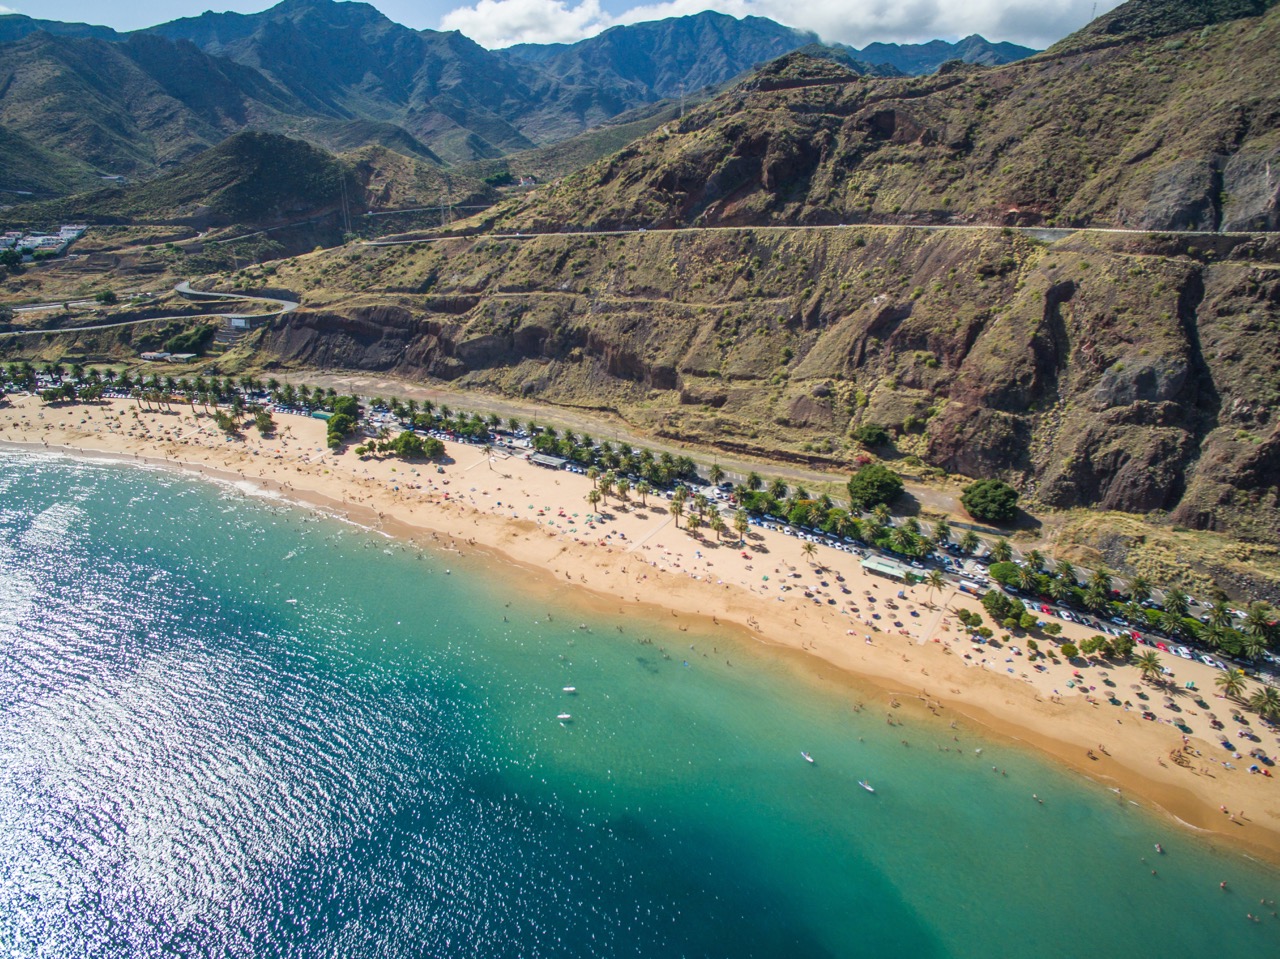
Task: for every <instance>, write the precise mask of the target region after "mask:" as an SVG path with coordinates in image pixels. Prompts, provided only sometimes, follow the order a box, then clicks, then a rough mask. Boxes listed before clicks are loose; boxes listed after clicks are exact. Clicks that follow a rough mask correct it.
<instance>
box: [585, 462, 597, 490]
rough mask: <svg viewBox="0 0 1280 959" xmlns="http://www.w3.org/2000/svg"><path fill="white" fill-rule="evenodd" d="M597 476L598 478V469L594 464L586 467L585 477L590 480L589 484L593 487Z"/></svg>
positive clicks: (595, 484)
mask: <svg viewBox="0 0 1280 959" xmlns="http://www.w3.org/2000/svg"><path fill="white" fill-rule="evenodd" d="M599 478H600V470H599V469H598V468H597V467H595V466H591V467H588V469H587V479H589V480H591V486H592V488H593V489H594V488H595V487H596V486H597V483H596V480H598V479H599Z"/></svg>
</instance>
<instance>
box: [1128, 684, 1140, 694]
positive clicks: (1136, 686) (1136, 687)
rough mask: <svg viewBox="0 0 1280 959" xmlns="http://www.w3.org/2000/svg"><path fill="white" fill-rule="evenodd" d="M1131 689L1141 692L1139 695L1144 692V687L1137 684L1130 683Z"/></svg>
mask: <svg viewBox="0 0 1280 959" xmlns="http://www.w3.org/2000/svg"><path fill="white" fill-rule="evenodd" d="M1129 688H1130V689H1132V690H1133V691H1134V692H1139V693H1140V692H1142V687H1141V686H1139V685H1138V684H1137V683H1130V684H1129Z"/></svg>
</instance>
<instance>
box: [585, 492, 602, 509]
mask: <svg viewBox="0 0 1280 959" xmlns="http://www.w3.org/2000/svg"><path fill="white" fill-rule="evenodd" d="M602 498H603V497H602V496H601V494H600V491H599V490H598V489H592V490H587V502H588V503H590V504H591V508H592V509H595V508H596V506H597V505H598V504H599V502H600V500H601V499H602Z"/></svg>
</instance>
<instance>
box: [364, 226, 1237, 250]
mask: <svg viewBox="0 0 1280 959" xmlns="http://www.w3.org/2000/svg"><path fill="white" fill-rule="evenodd" d="M855 228H856V229H871V230H920V231H924V232H931V233H945V232H950V231H967V232H982V231H987V232H990V231H993V230H1015V231H1017V232H1018V233H1021V234H1023V235H1024V236H1029V237H1031V238H1032V239H1036V240H1041V241H1044V242H1049V243H1052V242H1055V241H1057V240H1061V239H1064V238H1065V237H1068V236H1072V235H1073V234H1076V233H1119V234H1124V235H1129V236H1154V235H1156V234H1157V233H1161V232H1164V233H1167V232H1169V231H1160V230H1134V229H1127V228H1124V227H1105V226H1082V227H1075V228H1071V227H1043V226H999V225H995V224H987V223H972V224H966V223H951V224H942V223H939V224H932V223H853V224H849V223H841V224H822V225H817V226H814V225H808V226H805V225H801V226H678V227H653V228H652V229H651V228H649V227H633V228H626V229H610V230H587V229H580V230H555V231H548V232H540V233H538V232H535V233H526V232H524V231H521V232H518V233H473V234H465V233H457V234H440V235H437V236H423V237H417V238H413V239H386V240H363V241H361V245H362V246H407V245H410V244H413V243H437V242H441V241H444V240H459V239H466V240H469V239H484V240H532V239H534V238H535V237H544V236H569V237H580V236H589V237H601V236H632V235H634V234H637V233H661V234H666V233H713V232H717V231H718V232H742V231H744V230H751V231H758V232H765V233H767V232H771V231H777V232H783V231H797V230H798V231H816V230H847V229H855ZM1176 235H1178V236H1238V237H1252V236H1259V235H1261V234H1257V233H1243V232H1225V231H1224V232H1215V231H1212V230H1178V231H1176Z"/></svg>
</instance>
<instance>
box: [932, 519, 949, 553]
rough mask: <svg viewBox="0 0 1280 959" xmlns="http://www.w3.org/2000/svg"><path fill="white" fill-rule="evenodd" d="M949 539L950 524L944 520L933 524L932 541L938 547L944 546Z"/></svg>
mask: <svg viewBox="0 0 1280 959" xmlns="http://www.w3.org/2000/svg"><path fill="white" fill-rule="evenodd" d="M950 539H951V524H950V523H948V522H947V521H946V519H945V518H944V519H940V520H938V521H937V522H936V523H934V524H933V541H934V542H935V543H937V544H938V545H939V546H945V545H946V544H947V543H948V542H949V541H950Z"/></svg>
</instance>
